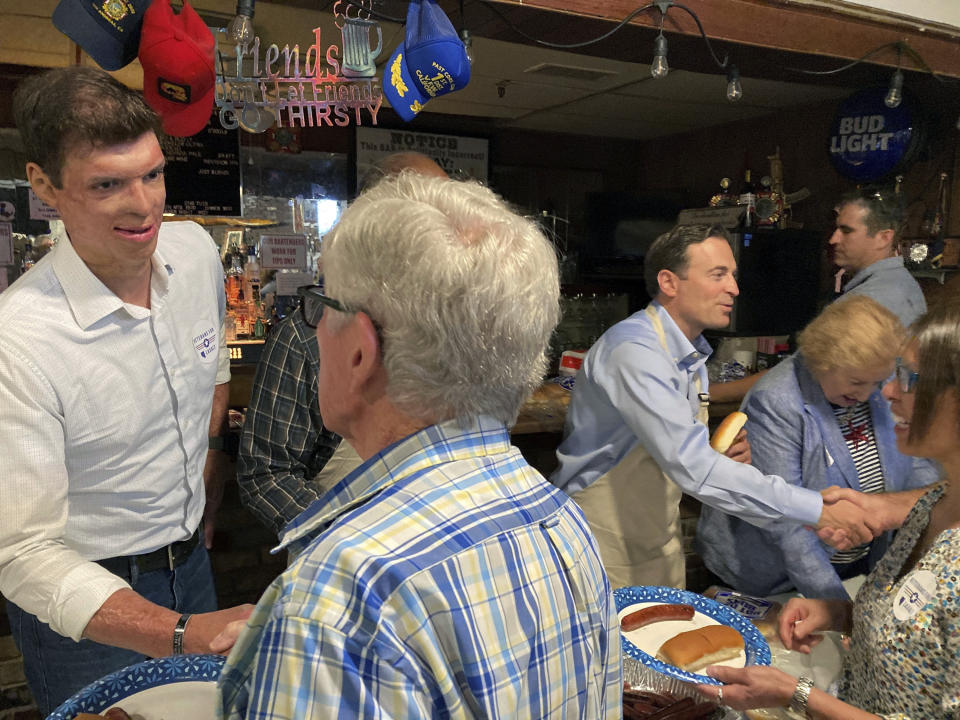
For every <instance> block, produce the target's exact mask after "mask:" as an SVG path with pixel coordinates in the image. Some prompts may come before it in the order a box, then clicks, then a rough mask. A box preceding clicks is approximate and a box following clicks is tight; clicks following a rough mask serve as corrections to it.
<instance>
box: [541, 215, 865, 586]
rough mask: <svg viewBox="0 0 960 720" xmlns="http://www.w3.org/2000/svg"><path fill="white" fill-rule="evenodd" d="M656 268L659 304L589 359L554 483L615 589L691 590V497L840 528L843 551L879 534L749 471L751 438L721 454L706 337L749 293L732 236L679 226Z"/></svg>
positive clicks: (649, 275)
mask: <svg viewBox="0 0 960 720" xmlns="http://www.w3.org/2000/svg"><path fill="white" fill-rule="evenodd" d="M645 270H646V280H647V291H648V293H649V294H650V295H651V297H653V298H654V299H653V301H652V302H651V303H650V304H649V305H648V306H647V307H646V308H645V309H644V310H642V311H640V312H637V313H634V314H633V315H631V316H630V317H629V318H627V319H626V320H623V321H621V322H620V323H617V324H616V325H614V326H613V327H612V328H610V329H609V330H608V331H607V332H606V333H604V334H603V336H602V337H601V338H600V339H599V340H598V341H597V342H596V344H595V345H594V346H593V347H592V348H590V351H589V352H588V353H587V356H586V357H585V358H584V361H583V366H582V368H581V370H580V372H579V374H578V375H577V380H576V385H575V388H574V391H573V398H572V401H571V404H570V410H569V412H568V413H567V420H566V427H565V430H564V439H563V442H562V443H561V445H560V447H559V448H558V449H557V456H558V459H559V467H558V468H557V470H556V471H555V472H554V474H553V476H552V477H551V482H553V484H555V485H556V486H557V487H559V488H561V489H562V490H564V491H565V492H567V493H568V494H569V495H571V496H572V497H573V498H574V499H575V500H576V501H577V503H578V504H579V505H580V507H581V508H582V509H583V511H584V514H585V515H586V517H587V520H588V522H589V523H590V527H591V529H592V530H593V532H594V535H595V536H596V537H597V540H598V542H599V544H600V552H601V556H602V559H603V562H604V566H605V568H606V571H607V574H608V575H609V577H610V584H611V586H613V587H623V586H631V585H670V586H674V587H683V586H684V578H685V571H686V568H685V563H684V556H683V542H682V538H681V533H680V521H679V505H680V497H681V494H682V493H683V492H687V493H688V494H690V495H693V496H694V497H696V498H697V499H699V500H700V501H701V502H704V503H706V504H708V505H712V506H713V507H717V508H720V509H722V510H724V511H725V512H727V513H730V514H732V515H736V516H738V517H741V518H743V519H745V520H747V521H748V522H751V523H754V524H756V525H760V526H764V525H767V524H771V523H775V522H777V521H780V520H789V521H793V522H800V523H804V524H807V525H812V526H816V527H818V528H819V527H829V528H837V529H839V530H842V531H843V532H840V533H837V534H836V535H835V541H836V542H837V544H838V545H840V546H841V547H846V546H847V545H849V544H854V543H855V542H857V541H859V540H860V539H861V538H867V539H870V538H872V537H873V534H874V533H875V532H879V529H873V530H872V531H871V529H870V528H868V527H867V526H866V524H865V522H864V513H863V511H862V510H861V509H860V508H859V506H858V505H856V504H854V503H852V502H848V501H841V502H838V503H834V504H830V505H825V504H824V503H823V500H822V498H821V496H820V494H819V493H817V492H815V491H812V490H806V489H804V488H799V487H795V486H793V485H790V484H788V483H786V482H784V481H783V479H781V478H779V477H776V476H772V475H771V476H764V475H763V474H762V473H760V472H759V471H758V470H756V469H755V468H753V467H752V466H751V465H749V464H748V463H749V446H748V445H747V443H746V439H745V436H741V437H740V438H738V441H737V442H736V443H735V444H734V445H733V446H732V447H731V449H730V450H729V451H728V452H727V455H728V456H724V455H721V454H720V453H718V452H716V451H714V450H713V449H712V448H711V447H710V443H709V433H708V431H707V427H706V422H707V407H708V403H709V396H708V395H707V385H708V378H707V369H706V361H707V359H708V358H709V357H710V353H711V352H712V349H711V347H710V345H709V344H708V343H707V341H706V340H705V339H704V338H703V336H702V334H701V333H702V332H703V331H704V330H706V329H718V328H723V327H726V326H727V325H728V324H729V322H730V313H731V311H732V310H733V302H734V298H736V296H737V295H738V294H739V290H738V288H737V282H736V279H735V271H736V261H735V260H734V257H733V251H732V249H731V246H730V236H729V234H728V233H727V231H726V230H725V229H724V228H722V227H718V226H714V227H707V226H703V225H697V226H679V227H677V228H675V229H674V230H673V231H672V232H670V233H667V234H665V235H662V236H660V237H659V238H657V241H656V242H655V243H654V244H653V246H652V247H651V248H650V251H649V252H648V253H647V256H646V268H645ZM738 461H739V462H738ZM825 539H829V538H825ZM831 541H833V540H831Z"/></svg>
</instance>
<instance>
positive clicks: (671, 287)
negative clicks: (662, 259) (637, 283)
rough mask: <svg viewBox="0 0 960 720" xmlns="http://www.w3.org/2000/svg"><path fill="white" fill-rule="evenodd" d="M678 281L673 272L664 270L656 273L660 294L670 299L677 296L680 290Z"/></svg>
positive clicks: (678, 278)
mask: <svg viewBox="0 0 960 720" xmlns="http://www.w3.org/2000/svg"><path fill="white" fill-rule="evenodd" d="M679 280H680V277H679V276H678V275H677V274H676V273H675V272H672V271H670V270H667V269H666V268H664V269H663V270H661V271H660V272H658V273H657V284H658V285H659V286H660V292H662V293H663V294H664V295H666V296H667V297H670V298H672V297H676V296H677V293H678V292H679V290H680V287H679Z"/></svg>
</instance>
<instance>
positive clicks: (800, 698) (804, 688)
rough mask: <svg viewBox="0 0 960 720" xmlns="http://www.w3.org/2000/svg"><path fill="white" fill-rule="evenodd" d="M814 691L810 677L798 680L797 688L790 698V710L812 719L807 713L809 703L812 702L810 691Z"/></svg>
mask: <svg viewBox="0 0 960 720" xmlns="http://www.w3.org/2000/svg"><path fill="white" fill-rule="evenodd" d="M811 690H813V680H811V679H810V678H808V677H803V676H801V677H799V678H797V688H796V690H794V691H793V697H792V698H790V709H791V710H793V712H795V713H798V714H799V715H800V716H801V717H805V718H808V717H810V715H809V713H807V702H808V701H809V700H810V691H811Z"/></svg>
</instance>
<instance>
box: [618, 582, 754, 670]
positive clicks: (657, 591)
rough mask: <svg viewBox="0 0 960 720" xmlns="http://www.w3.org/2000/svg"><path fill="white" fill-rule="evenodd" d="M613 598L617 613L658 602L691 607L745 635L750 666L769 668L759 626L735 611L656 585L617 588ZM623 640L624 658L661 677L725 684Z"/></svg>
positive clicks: (696, 596)
mask: <svg viewBox="0 0 960 720" xmlns="http://www.w3.org/2000/svg"><path fill="white" fill-rule="evenodd" d="M613 598H614V601H615V602H616V604H617V612H620V611H621V610H623V609H624V608H627V607H629V606H631V605H635V604H636V603H649V602H655V603H681V604H684V605H692V606H693V608H694V609H695V610H696V611H697V612H698V613H702V614H704V615H706V616H707V617H711V618H713V619H714V620H716V621H717V622H719V623H722V624H724V625H729V626H730V627H732V628H734V629H735V630H737V631H738V632H739V633H740V634H741V635H743V644H744V651H745V654H746V656H747V659H746V664H747V665H769V664H770V646H769V645H767V641H766V640H765V639H764V637H763V635H762V634H761V633H760V631H759V630H757V628H756V626H755V625H754V624H753V623H752V622H750V621H749V620H747V619H746V618H745V617H744V616H743V615H741V614H740V613H738V612H737V611H736V610H731V609H730V608H728V607H726V606H725V605H721V604H720V603H718V602H716V601H715V600H711V599H710V598H707V597H704V596H703V595H698V594H697V593H692V592H689V591H687V590H678V589H677V588H672V587H659V586H654V585H650V586H646V587H623V588H617V589H616V590H614V591H613ZM620 637H621V641H622V644H623V654H624V655H626V656H627V657H630V658H633V659H634V660H636V661H637V662H640V663H643V664H644V665H646V666H647V667H649V668H650V669H652V670H656V671H657V672H659V673H663V674H664V675H667V676H669V677H672V678H676V679H677V680H682V681H683V682H691V683H707V684H709V685H720V684H722V683H720V681H719V680H715V679H714V678H712V677H710V676H709V675H698V674H696V673H691V672H687V671H685V670H681V669H680V668H678V667H674V666H673V665H668V664H667V663H664V662H660V661H659V660H657V659H656V658H655V657H653V656H652V655H648V654H647V653H645V652H644V651H643V650H641V649H640V648H638V647H637V646H636V645H634V644H633V643H632V642H630V641H629V640H627V638H626V636H625V635H623V634H622V633H621V635H620Z"/></svg>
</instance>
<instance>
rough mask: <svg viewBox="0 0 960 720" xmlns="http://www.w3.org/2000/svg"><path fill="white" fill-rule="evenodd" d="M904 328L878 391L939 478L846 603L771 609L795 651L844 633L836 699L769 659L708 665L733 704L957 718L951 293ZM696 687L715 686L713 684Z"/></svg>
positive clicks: (955, 332) (959, 417) (959, 408)
mask: <svg viewBox="0 0 960 720" xmlns="http://www.w3.org/2000/svg"><path fill="white" fill-rule="evenodd" d="M912 330H913V335H912V338H911V339H910V341H909V342H908V343H907V345H906V347H905V348H904V349H903V351H902V353H901V355H900V358H899V361H898V364H897V372H896V376H895V378H893V379H892V380H890V382H888V383H887V384H886V385H885V386H884V390H883V394H884V396H885V397H886V398H887V399H888V400H889V401H890V406H891V410H892V412H893V416H894V418H895V420H896V426H895V428H894V432H895V434H896V438H897V447H898V448H899V449H900V451H901V452H902V453H904V454H908V455H913V456H924V457H929V458H932V459H933V460H935V461H936V462H937V463H938V464H939V466H940V468H941V480H942V482H941V483H939V484H938V485H937V486H935V487H934V488H933V489H931V490H930V491H929V492H927V493H926V494H925V495H924V496H923V497H922V498H921V499H920V500H919V501H918V502H917V503H916V505H914V507H913V509H912V510H911V511H910V513H909V515H908V516H907V519H906V521H905V522H904V525H903V527H902V528H901V530H900V531H899V532H898V534H897V537H896V539H895V540H894V541H893V544H892V545H891V546H890V549H889V550H888V551H887V553H886V555H884V556H883V558H882V559H881V560H880V562H879V563H878V564H877V566H876V567H875V568H874V569H873V572H872V573H871V574H870V576H869V577H868V578H867V581H866V582H865V583H864V585H863V587H862V588H861V589H860V591H859V592H858V594H857V598H856V601H855V602H854V603H849V602H845V601H839V600H807V599H794V600H791V601H790V602H789V603H788V604H787V606H786V607H785V608H784V610H783V611H782V612H781V614H780V620H779V626H780V627H779V629H780V637H781V639H782V640H783V642H784V644H785V645H786V646H787V647H788V648H791V649H796V650H799V651H801V652H809V651H810V648H811V647H813V646H814V645H815V644H816V643H817V642H819V641H820V639H821V637H822V636H821V633H822V632H824V631H828V630H833V631H839V632H843V633H849V634H850V635H851V639H852V646H851V651H850V652H849V653H848V654H847V656H846V657H845V658H844V666H843V676H842V680H841V684H840V693H839V695H840V698H842V700H843V702H842V701H841V700H838V699H837V698H834V697H832V696H830V695H828V694H827V693H825V692H822V691H821V690H818V689H816V688H812V687H811V683H810V681H809V680H807V679H806V678H800V679H799V680H797V679H796V678H793V677H791V676H789V675H787V674H786V673H784V672H781V671H780V670H776V669H774V668H769V667H763V668H761V667H752V668H743V669H734V668H724V667H712V668H708V674H710V675H712V676H713V677H716V678H718V679H719V680H721V681H723V682H724V683H726V685H724V686H723V688H722V690H721V692H722V695H723V699H724V701H725V702H726V704H728V705H730V706H731V707H733V708H738V709H746V708H755V707H774V706H784V705H788V704H791V707H794V708H795V709H797V710H801V711H805V712H806V713H807V716H808V717H813V718H826V719H827V720H832V719H834V718H837V719H839V718H843V720H860V719H861V718H876V717H877V716H878V715H879V716H881V717H886V718H897V719H898V720H920V719H921V718H922V719H923V720H939V719H946V718H952V719H955V718H958V717H960V672H958V670H960V491H958V490H957V486H958V484H960V298H952V299H949V300H945V301H943V302H941V303H940V304H938V305H936V306H935V307H934V308H933V309H932V310H931V311H930V312H929V313H927V314H926V315H925V316H923V317H921V318H920V320H918V321H917V322H916V323H915V324H914V325H913V327H912ZM700 689H701V692H703V693H704V694H705V695H709V696H710V697H712V698H716V697H717V688H716V687H711V686H704V685H701V686H700ZM848 703H849V704H848ZM861 708H862V709H861Z"/></svg>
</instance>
